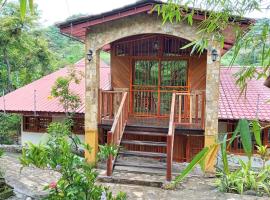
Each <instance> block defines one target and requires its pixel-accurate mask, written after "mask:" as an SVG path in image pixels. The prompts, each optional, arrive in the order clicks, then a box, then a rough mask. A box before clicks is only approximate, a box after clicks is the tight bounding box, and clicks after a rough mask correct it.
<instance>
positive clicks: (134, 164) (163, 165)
mask: <svg viewBox="0 0 270 200" xmlns="http://www.w3.org/2000/svg"><path fill="white" fill-rule="evenodd" d="M115 166H125V167H134V168H136V167H138V168H151V169H167V168H166V163H143V162H123V161H120V162H119V161H117V162H116V163H115Z"/></svg>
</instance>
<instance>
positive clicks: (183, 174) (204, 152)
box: [165, 147, 210, 189]
mask: <svg viewBox="0 0 270 200" xmlns="http://www.w3.org/2000/svg"><path fill="white" fill-rule="evenodd" d="M209 149H210V148H209V147H204V148H203V149H202V150H201V151H200V152H199V153H198V154H196V156H195V157H194V158H193V159H192V161H191V162H190V163H189V164H188V166H187V167H186V168H185V169H184V170H183V171H182V172H181V174H179V175H178V176H177V177H176V178H175V179H174V180H173V181H172V182H171V183H170V184H168V185H165V189H174V188H175V187H176V185H177V184H179V183H180V182H182V181H183V179H184V178H186V177H187V176H188V175H189V174H190V173H191V172H192V171H193V169H194V167H195V166H196V165H198V164H200V162H201V161H202V160H203V159H205V158H206V155H207V153H208V152H209Z"/></svg>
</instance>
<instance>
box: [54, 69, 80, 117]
mask: <svg viewBox="0 0 270 200" xmlns="http://www.w3.org/2000/svg"><path fill="white" fill-rule="evenodd" d="M82 76H83V74H82V73H78V72H77V71H76V70H75V69H74V68H70V69H69V74H68V76H66V77H58V78H57V79H56V81H55V84H54V85H53V87H52V89H51V95H52V97H55V98H59V101H60V103H61V104H62V105H63V108H64V109H65V112H66V113H69V112H72V113H74V112H75V111H76V109H77V108H78V107H79V106H80V103H81V100H80V97H79V95H78V94H76V93H74V92H72V91H70V84H72V83H75V84H79V83H80V81H81V78H82Z"/></svg>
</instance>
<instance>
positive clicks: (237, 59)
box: [155, 0, 270, 90]
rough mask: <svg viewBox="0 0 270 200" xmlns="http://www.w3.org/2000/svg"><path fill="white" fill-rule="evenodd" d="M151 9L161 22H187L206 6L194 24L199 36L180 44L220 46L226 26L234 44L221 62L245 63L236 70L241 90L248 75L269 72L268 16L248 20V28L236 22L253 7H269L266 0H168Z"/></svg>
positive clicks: (189, 22) (197, 49) (263, 75)
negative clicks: (239, 70) (153, 9)
mask: <svg viewBox="0 0 270 200" xmlns="http://www.w3.org/2000/svg"><path fill="white" fill-rule="evenodd" d="M262 5H263V7H262ZM155 9H156V10H157V11H158V14H159V15H161V16H162V18H163V23H165V22H167V21H169V22H171V23H179V22H185V23H188V24H189V25H191V26H192V25H193V23H194V20H193V16H194V15H196V14H197V13H198V11H201V10H207V12H205V16H206V15H207V17H205V19H204V20H202V21H201V22H199V24H198V29H197V33H198V34H199V35H200V37H199V38H198V39H197V40H194V41H191V42H190V44H188V45H186V46H185V47H183V48H186V47H190V46H192V47H193V52H194V51H198V52H202V51H203V50H204V49H211V46H213V44H214V47H215V48H223V47H224V45H225V42H226V41H225V40H226V34H227V32H228V30H229V31H230V35H231V36H233V37H234V38H235V41H234V48H233V49H232V50H231V51H230V52H228V55H226V56H225V62H226V64H229V65H233V64H240V65H242V66H245V68H244V67H243V70H242V71H241V73H239V74H238V84H239V85H240V86H241V87H242V89H243V90H245V89H246V86H247V84H246V83H247V81H249V80H250V79H251V78H261V77H267V76H269V75H270V74H269V67H270V39H269V38H270V20H269V19H264V20H260V21H258V22H257V23H256V24H255V25H254V26H252V23H253V22H251V24H250V26H251V30H250V29H243V28H242V27H241V23H240V22H241V20H243V21H245V20H246V19H245V15H248V14H250V13H252V12H253V11H261V9H267V10H269V9H270V3H269V2H264V1H263V0H250V1H246V0H238V1H227V0H219V1H217V0H202V1H197V0H188V1H181V0H168V4H165V5H162V6H161V5H157V6H156V7H155ZM232 16H233V17H232ZM247 65H248V66H247ZM256 65H260V66H261V67H262V70H261V69H258V68H256V67H255V66H256Z"/></svg>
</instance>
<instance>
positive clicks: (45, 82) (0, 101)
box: [0, 59, 110, 113]
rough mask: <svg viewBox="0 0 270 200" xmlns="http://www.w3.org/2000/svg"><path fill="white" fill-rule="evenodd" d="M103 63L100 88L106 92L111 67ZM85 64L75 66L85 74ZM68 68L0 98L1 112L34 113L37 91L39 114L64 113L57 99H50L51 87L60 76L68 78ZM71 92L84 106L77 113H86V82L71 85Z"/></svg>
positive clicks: (82, 61) (81, 62) (78, 63)
mask: <svg viewBox="0 0 270 200" xmlns="http://www.w3.org/2000/svg"><path fill="white" fill-rule="evenodd" d="M100 63H101V68H100V77H101V78H100V86H101V88H102V89H104V90H108V89H110V79H109V75H110V67H109V66H108V65H107V64H106V63H104V62H103V61H101V62H100ZM84 66H85V62H84V59H83V60H80V61H79V62H77V63H76V64H75V69H76V70H77V71H82V72H84ZM67 72H68V67H65V68H62V69H60V70H58V71H56V72H54V73H52V74H49V75H47V76H44V77H42V78H41V79H38V80H36V81H34V82H32V83H30V84H28V85H26V86H24V87H21V88H19V89H17V90H15V91H13V92H11V93H9V94H7V95H5V97H4V98H3V97H0V110H2V111H3V110H4V101H5V109H6V111H9V112H33V111H34V110H35V109H34V91H35V90H36V111H37V112H52V113H63V112H64V109H63V106H62V105H61V104H60V103H59V101H58V99H56V98H53V99H51V98H49V96H50V91H51V87H52V86H53V84H54V82H55V80H56V79H57V78H58V77H59V76H66V75H67V74H68V73H67ZM71 91H73V92H74V93H76V94H78V95H79V96H80V98H81V101H82V106H81V107H79V108H78V109H77V110H76V112H77V113H84V94H85V80H84V79H83V80H81V82H80V84H75V83H74V84H71Z"/></svg>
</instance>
